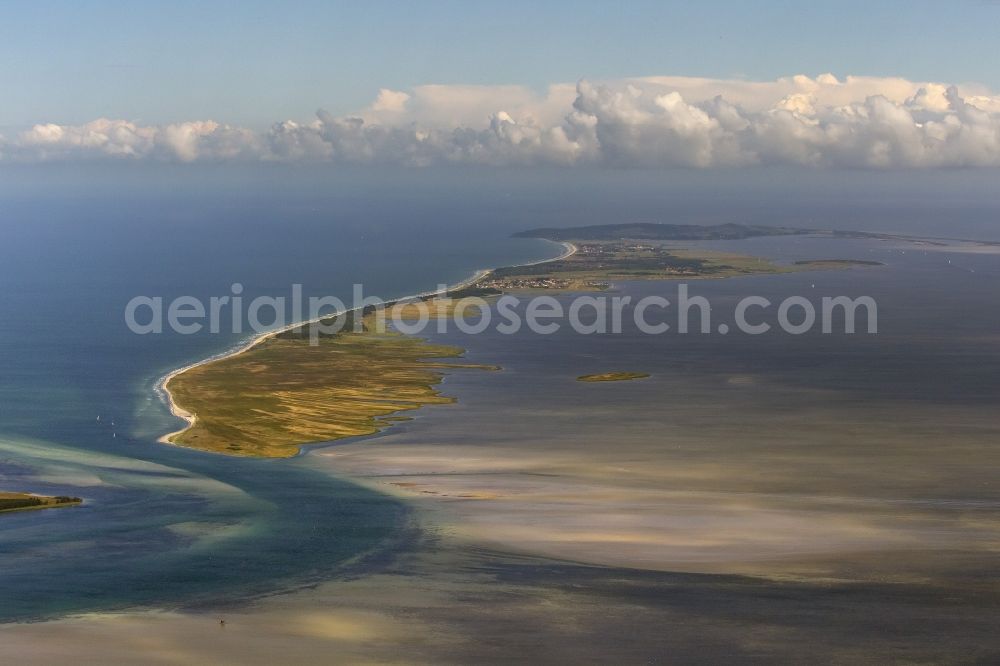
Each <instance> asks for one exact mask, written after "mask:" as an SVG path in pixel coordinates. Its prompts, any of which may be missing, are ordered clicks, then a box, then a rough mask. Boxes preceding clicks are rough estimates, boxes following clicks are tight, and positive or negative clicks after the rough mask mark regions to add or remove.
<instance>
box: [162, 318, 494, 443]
mask: <svg viewBox="0 0 1000 666" xmlns="http://www.w3.org/2000/svg"><path fill="white" fill-rule="evenodd" d="M462 353H463V350H461V349H459V348H457V347H449V346H443V345H433V344H429V343H427V342H425V341H423V340H421V339H418V338H413V337H407V336H402V335H395V334H377V333H371V332H362V333H354V332H346V333H340V334H338V335H336V336H325V337H322V338H320V339H319V341H318V344H317V345H310V344H309V343H308V342H307V341H306V340H303V339H301V338H297V337H295V336H288V337H278V338H272V339H269V340H267V341H266V342H264V343H262V344H260V345H258V346H257V347H254V348H253V349H250V350H249V351H247V352H244V353H242V354H238V355H236V356H231V357H229V358H225V359H220V360H218V361H214V362H211V363H207V364H205V365H201V366H198V367H195V368H192V369H191V370H188V371H187V372H184V373H182V374H180V375H177V376H176V377H174V378H173V379H172V380H171V381H170V384H169V389H170V392H171V394H172V396H173V400H174V402H175V404H176V405H177V406H179V407H180V408H181V409H184V410H186V411H188V412H190V413H192V414H195V415H196V417H197V418H196V420H195V423H194V424H193V425H192V426H191V427H189V428H187V429H186V430H183V431H181V432H180V433H176V434H174V435H172V436H171V437H170V438H169V441H170V442H171V443H174V444H179V445H182V446H188V447H192V448H197V449H202V450H207V451H215V452H219V453H227V454H231V455H243V456H264V457H274V458H282V457H289V456H293V455H295V454H296V453H297V452H298V451H299V449H300V447H301V446H302V445H303V444H306V443H310V442H322V441H330V440H336V439H341V438H344V437H354V436H358V435H370V434H373V433H376V432H378V431H380V430H382V429H383V428H386V427H388V426H389V425H390V423H391V421H390V420H389V418H387V417H391V416H392V415H394V414H397V415H398V414H399V413H401V412H407V411H410V410H414V409H417V408H419V407H421V406H423V405H433V404H446V403H450V402H453V399H452V398H450V397H446V396H443V395H441V393H440V392H439V391H438V390H437V388H436V386H437V384H438V383H439V382H440V381H441V377H442V375H441V372H440V371H441V370H442V369H445V368H488V366H474V365H467V364H459V363H453V362H452V363H446V362H443V361H441V360H440V359H454V358H457V357H459V356H461V354H462Z"/></svg>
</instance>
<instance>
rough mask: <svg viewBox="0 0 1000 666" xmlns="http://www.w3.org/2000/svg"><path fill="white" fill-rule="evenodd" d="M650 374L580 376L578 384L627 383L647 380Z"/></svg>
mask: <svg viewBox="0 0 1000 666" xmlns="http://www.w3.org/2000/svg"><path fill="white" fill-rule="evenodd" d="M647 377H649V373H648V372H602V373H600V374H596V375H580V376H579V377H577V378H576V381H578V382H627V381H631V380H633V379H645V378H647Z"/></svg>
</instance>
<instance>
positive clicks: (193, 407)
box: [160, 224, 878, 458]
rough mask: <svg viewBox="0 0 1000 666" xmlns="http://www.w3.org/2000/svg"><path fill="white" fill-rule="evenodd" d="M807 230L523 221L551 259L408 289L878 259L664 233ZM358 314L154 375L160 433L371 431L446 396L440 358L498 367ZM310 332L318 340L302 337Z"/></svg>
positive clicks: (251, 450)
mask: <svg viewBox="0 0 1000 666" xmlns="http://www.w3.org/2000/svg"><path fill="white" fill-rule="evenodd" d="M806 233H809V234H815V233H817V232H816V231H815V230H805V229H793V228H786V227H767V226H748V225H739V224H724V225H714V226H699V225H673V224H626V225H600V226H594V227H576V228H564V229H535V230H529V231H525V232H521V233H519V234H516V236H519V237H526V238H544V239H546V240H551V241H553V242H558V243H562V244H563V245H564V246H565V248H566V251H565V252H564V253H563V254H562V255H560V256H559V257H556V258H553V259H551V260H548V261H541V262H537V263H533V264H525V265H521V266H508V267H502V268H496V269H493V270H488V271H481V272H480V273H478V274H477V275H476V277H474V278H472V279H471V280H469V281H467V282H465V283H463V284H462V285H459V286H456V287H454V288H452V289H451V290H449V291H446V292H445V293H437V294H430V295H425V296H420V297H417V299H416V300H420V301H424V302H427V303H428V304H429V305H430V306H431V310H432V312H431V316H432V317H442V316H453V315H455V316H465V315H466V314H467V313H465V312H456V308H455V305H456V303H459V299H461V298H463V297H467V296H478V297H484V298H485V297H494V296H499V295H501V294H504V293H509V292H524V291H528V292H530V291H539V290H540V291H592V290H601V289H607V288H609V287H610V284H611V281H612V280H676V279H712V278H728V277H736V276H743V275H756V274H778V273H790V272H795V271H802V270H817V269H831V268H847V267H850V266H855V265H865V266H870V265H876V264H878V262H870V261H854V260H849V259H836V260H826V259H824V260H817V261H804V262H797V263H796V264H792V265H781V264H776V263H774V262H771V261H769V260H767V259H763V258H760V257H754V256H748V255H741V254H735V253H724V252H713V251H709V250H702V249H692V248H684V249H678V248H671V247H668V246H667V245H666V243H667V242H669V241H691V240H731V239H742V238H752V237H756V236H782V235H793V234H806ZM820 233H826V234H831V235H836V233H835V232H820ZM407 300H408V301H409V302H410V303H411V304H412V302H413V299H405V300H404V301H402V302H398V303H388V304H386V305H387V307H388V306H393V305H399V306H401V307H402V308H403V309H402V310H401V314H402V316H403V319H410V318H412V315H411V313H409V312H408V310H407V308H409V307H410V305H407V304H406V301H407ZM474 310H475V308H471V310H470V312H471V311H474ZM356 314H357V315H358V316H360V317H361V320H362V326H360V327H358V328H359V329H360V330H355V328H354V327H353V326H351V325H348V326H345V327H343V328H342V329H341V330H342V332H340V333H336V334H319V335H313V333H314V331H312V329H311V328H310V327H311V326H314V325H316V324H315V323H310V322H307V323H304V324H300V325H298V326H295V327H292V328H290V329H288V330H286V331H282V332H279V333H271V334H267V335H264V336H261V337H260V338H258V339H257V340H256V341H254V342H253V343H252V344H251V345H250V346H248V347H246V348H244V349H243V350H241V351H239V352H236V353H233V354H230V355H228V356H225V357H222V358H218V359H214V360H212V361H208V362H204V363H199V364H195V365H193V366H190V367H188V368H186V369H183V370H180V371H177V372H175V373H172V374H171V375H169V376H168V377H167V378H166V379H165V380H164V382H163V384H162V387H163V390H164V393H165V394H166V396H167V398H168V400H169V402H170V407H171V410H172V411H173V413H174V414H175V415H176V416H179V417H181V418H184V419H185V420H186V421H187V422H188V425H187V426H186V427H185V428H183V429H182V430H179V431H177V432H174V433H171V434H169V435H165V436H164V437H162V438H161V440H160V441H162V442H165V443H170V444H176V445H179V446H185V447H190V448H196V449H201V450H205V451H213V452H216V453H224V454H229V455H239V456H261V457H269V458H284V457H290V456H294V455H296V454H297V453H298V452H299V451H300V449H301V447H302V446H304V445H306V444H310V443H318V442H328V441H333V440H337V439H342V438H345V437H356V436H361V435H371V434H374V433H377V432H379V431H381V430H383V429H384V428H386V427H388V426H389V425H390V424H391V423H392V422H393V421H397V420H401V419H403V420H405V418H406V417H405V416H396V414H398V413H400V412H407V411H412V410H415V409H418V408H420V407H422V406H424V405H431V404H448V403H452V402H454V399H453V398H450V397H447V396H444V395H442V394H441V392H440V391H439V390H438V389H437V385H438V384H439V383H440V382H441V380H442V377H443V375H442V372H441V371H442V370H445V369H457V368H473V369H497V368H495V367H492V366H482V365H466V364H461V363H455V362H444V361H443V360H442V359H456V358H458V357H460V356H462V354H463V353H464V350H462V349H460V348H458V347H450V346H443V345H435V344H431V343H428V342H426V341H425V340H422V339H419V338H416V337H412V336H405V335H401V334H398V333H394V332H387V331H384V330H376V329H377V328H378V327H377V326H374V325H372V321H371V320H372V313H371V312H369V311H368V310H366V311H364V312H361V313H341V314H339V315H336V316H338V317H345V318H347V319H348V320H350V323H351V324H353V320H354V317H355V315H356ZM331 319H332V316H331V317H329V318H325V319H323V320H322V322H321V323H324V324H325V323H327V322H329V321H330V320H331ZM311 340H313V341H315V340H318V343H319V344H310V341H311ZM646 376H648V375H646V374H645V373H634V372H612V373H604V374H599V375H584V376H581V377H579V378H578V380H579V381H583V382H608V381H628V380H634V379H642V378H644V377H646Z"/></svg>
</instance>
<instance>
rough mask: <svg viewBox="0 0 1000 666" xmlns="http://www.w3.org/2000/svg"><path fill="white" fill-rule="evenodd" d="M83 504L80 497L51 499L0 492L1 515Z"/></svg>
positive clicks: (45, 496)
mask: <svg viewBox="0 0 1000 666" xmlns="http://www.w3.org/2000/svg"><path fill="white" fill-rule="evenodd" d="M82 503H83V500H82V499H80V498H79V497H66V496H63V495H57V496H55V497H49V496H47V495H33V494H31V493H7V492H0V513H8V512H12V511H31V510H33V509H54V508H58V507H64V506H76V505H78V504H82Z"/></svg>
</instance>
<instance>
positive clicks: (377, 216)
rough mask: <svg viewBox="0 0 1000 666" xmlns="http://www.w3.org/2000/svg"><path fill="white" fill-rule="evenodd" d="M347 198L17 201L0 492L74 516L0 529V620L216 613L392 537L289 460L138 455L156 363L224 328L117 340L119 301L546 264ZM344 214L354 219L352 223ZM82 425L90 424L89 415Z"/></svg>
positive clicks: (333, 289) (370, 504)
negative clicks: (73, 504)
mask: <svg viewBox="0 0 1000 666" xmlns="http://www.w3.org/2000/svg"><path fill="white" fill-rule="evenodd" d="M423 214H425V215H427V216H429V217H428V219H426V220H423V221H421V220H419V219H416V220H415V219H414V216H415V215H418V213H416V212H414V211H413V210H412V209H403V208H400V207H399V206H398V205H394V204H391V203H390V204H386V205H384V206H382V207H372V206H371V205H368V204H359V203H357V202H352V201H350V200H345V199H343V198H340V199H333V200H329V199H325V200H322V201H314V202H310V203H308V205H307V204H304V203H303V202H302V201H301V200H299V199H294V200H281V199H280V198H279V199H276V200H273V201H268V202H266V203H261V201H253V202H250V203H244V204H234V203H233V202H231V201H229V200H223V199H214V200H209V201H205V200H198V201H187V200H183V199H176V198H171V197H164V198H157V197H151V198H149V199H148V200H143V199H142V197H133V198H132V199H130V200H128V201H121V200H118V199H115V198H97V199H94V200H85V201H79V200H78V201H75V202H74V203H73V204H72V205H70V204H68V203H53V202H51V201H45V202H35V203H31V202H29V203H23V202H22V203H21V204H20V205H18V206H13V207H9V208H7V209H6V210H5V212H4V213H3V217H2V219H0V230H2V234H3V242H2V243H0V286H2V289H0V488H4V489H10V490H24V491H32V492H39V493H52V494H69V495H78V496H81V497H83V498H84V500H85V504H84V505H83V506H82V507H79V508H66V509H59V510H50V511H39V512H28V513H23V514H7V515H4V516H3V519H2V520H0V590H3V594H2V595H0V621H11V620H23V619H32V618H41V617H48V616H54V615H58V614H63V613H67V612H82V611H91V610H101V609H113V608H124V607H134V606H156V607H170V606H190V605H198V604H201V603H212V604H218V603H221V602H229V601H235V600H239V599H241V598H246V597H248V596H251V595H256V594H261V593H266V592H270V591H274V590H279V589H285V588H288V587H291V586H294V585H297V584H302V583H308V582H312V581H315V580H319V579H323V578H328V577H330V576H333V575H336V573H337V571H338V570H339V569H340V567H342V566H343V565H344V563H345V562H347V561H349V560H351V559H352V558H355V557H356V556H358V555H359V554H363V553H366V552H368V551H370V550H371V549H372V548H375V547H377V546H379V545H380V544H383V543H385V540H386V539H389V538H391V537H393V536H394V535H398V534H399V528H400V526H401V525H402V521H403V520H404V518H405V510H404V508H403V507H401V506H399V505H398V504H397V503H395V502H394V501H391V500H389V499H386V498H384V497H382V496H380V495H376V494H374V493H372V492H370V491H367V490H364V489H361V488H359V487H356V486H354V485H352V484H349V483H346V482H342V481H339V480H336V479H333V478H331V477H330V476H328V475H326V474H323V473H320V472H317V471H314V470H311V469H310V468H309V466H308V464H307V463H306V462H305V461H304V460H302V459H296V460H291V461H266V460H244V459H237V458H229V457H221V456H216V455H209V454H203V453H199V452H195V451H188V450H182V449H177V448H174V447H169V446H164V445H161V444H157V443H156V442H155V439H156V437H157V436H158V435H160V434H162V433H164V432H166V431H169V430H171V429H173V428H175V427H176V426H177V423H178V422H177V420H176V419H174V418H173V417H171V416H170V415H169V414H168V413H167V411H166V409H165V408H164V406H163V405H162V404H161V403H160V402H159V400H158V399H157V398H156V396H155V394H154V391H153V387H154V385H155V382H156V380H157V379H158V378H159V377H160V376H162V374H163V373H164V372H166V371H168V370H169V369H171V368H174V367H178V366H180V365H183V364H185V363H188V362H191V361H193V360H196V359H198V358H202V357H204V356H207V355H210V354H212V353H217V352H219V351H222V350H224V349H226V348H227V347H229V346H232V345H233V344H236V343H237V342H239V340H240V339H241V336H239V335H233V334H229V335H208V334H201V335H191V336H181V335H176V334H164V335H159V336H137V335H135V334H133V333H131V332H130V331H129V330H128V329H127V327H126V326H125V323H124V319H123V309H124V306H125V304H126V303H127V302H128V300H129V299H130V298H132V297H133V296H136V295H161V296H164V297H165V299H169V298H172V297H173V296H178V295H194V296H198V297H201V298H205V297H208V296H211V295H225V294H227V293H229V289H230V285H231V284H232V283H233V282H240V283H242V284H243V285H244V286H245V292H244V293H245V295H246V296H247V297H252V296H254V295H257V294H268V295H275V296H282V295H285V296H287V295H288V294H289V290H290V287H291V284H293V283H300V284H302V285H303V286H304V291H305V293H306V295H309V294H314V295H326V294H331V295H336V296H339V297H341V298H348V297H349V295H350V293H351V285H352V284H353V283H354V282H363V283H364V284H365V290H366V293H369V294H375V295H379V296H382V297H386V298H389V297H394V296H400V295H404V294H408V293H413V292H416V291H421V290H425V289H431V288H434V287H435V286H436V285H437V284H438V283H439V282H441V281H444V282H454V281H457V280H459V279H462V278H464V277H466V276H468V275H470V274H471V273H472V272H473V271H474V270H476V269H477V268H481V267H484V266H492V265H497V264H505V263H516V262H520V261H530V260H536V259H539V258H543V257H545V256H550V255H552V254H555V253H556V252H558V249H557V248H554V247H553V246H551V245H550V244H547V243H544V242H540V241H528V240H513V239H509V238H507V232H506V231H505V230H498V231H493V232H490V233H488V234H487V233H485V232H482V231H478V232H476V231H472V230H469V229H465V228H463V227H462V226H461V225H456V223H455V221H454V220H455V218H454V217H453V218H452V222H451V223H450V224H444V223H440V222H438V219H439V218H438V211H425V213H423ZM362 219H365V220H367V223H364V224H362V223H361V222H360V221H361V220H362ZM98 416H100V417H101V418H100V420H98V418H97V417H98Z"/></svg>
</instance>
